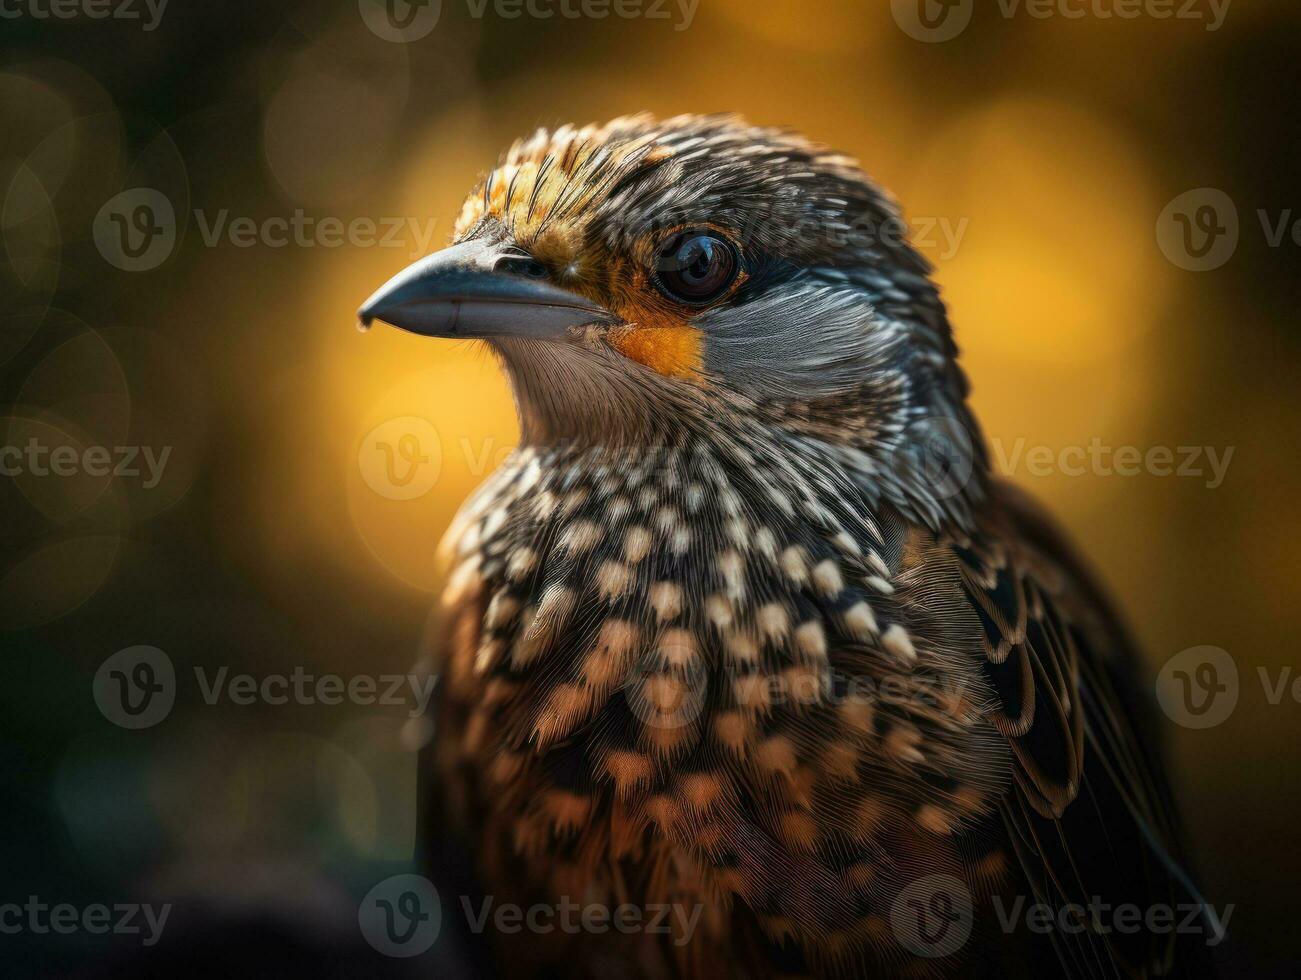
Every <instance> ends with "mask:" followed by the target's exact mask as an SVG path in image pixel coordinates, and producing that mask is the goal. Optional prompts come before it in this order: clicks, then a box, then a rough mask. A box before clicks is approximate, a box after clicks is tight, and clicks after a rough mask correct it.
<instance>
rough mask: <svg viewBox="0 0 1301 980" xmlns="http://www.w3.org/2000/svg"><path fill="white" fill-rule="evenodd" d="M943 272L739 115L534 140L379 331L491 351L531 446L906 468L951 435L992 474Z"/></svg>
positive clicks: (801, 154)
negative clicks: (684, 450) (800, 456)
mask: <svg viewBox="0 0 1301 980" xmlns="http://www.w3.org/2000/svg"><path fill="white" fill-rule="evenodd" d="M929 271H930V270H929V266H928V264H927V262H926V260H925V259H923V258H922V257H921V256H920V255H919V254H918V253H917V252H916V251H915V250H914V249H913V248H912V247H911V246H910V245H909V244H908V243H907V241H906V240H905V236H904V235H903V223H902V220H901V218H900V217H899V212H898V210H897V208H896V207H895V206H894V204H893V203H892V202H891V201H890V200H889V199H888V198H887V197H886V196H885V195H884V194H883V193H882V192H881V191H880V190H879V189H877V188H876V187H875V186H874V185H873V184H872V183H871V182H870V181H869V179H868V178H867V177H866V176H865V175H864V174H863V172H862V171H861V170H860V169H859V167H858V165H857V164H856V163H855V162H854V161H853V160H851V159H849V158H848V157H845V156H843V155H841V154H838V153H835V152H833V151H831V150H829V149H827V148H825V147H822V146H818V145H815V144H812V143H809V142H807V141H806V140H804V139H802V138H801V137H799V136H796V135H794V134H792V133H789V132H786V131H781V130H774V129H767V128H757V127H752V126H750V125H747V124H746V123H744V122H742V121H740V120H738V119H736V118H734V117H718V116H684V117H679V118H675V119H670V120H667V121H665V122H657V121H655V120H653V119H651V118H649V117H646V116H635V117H628V118H623V119H618V120H615V121H614V122H611V123H609V124H608V125H605V126H599V127H598V126H590V127H586V128H583V129H575V128H573V127H568V126H566V127H562V128H560V129H558V130H555V131H554V132H548V131H545V130H541V131H539V132H538V133H536V134H535V135H534V136H533V137H532V138H530V139H527V140H523V141H520V142H519V143H517V144H516V145H515V146H513V147H512V148H511V149H510V150H509V151H508V152H507V153H506V155H505V157H504V158H503V159H502V161H501V162H500V164H499V165H498V166H497V168H496V169H495V170H493V171H492V172H491V173H490V174H489V175H488V176H487V177H486V178H484V180H483V181H482V182H481V184H480V185H479V186H478V187H477V188H476V189H475V190H474V191H473V192H472V193H471V195H470V197H469V198H468V199H467V200H466V203H465V206H464V209H463V211H462V214H461V216H460V219H459V221H458V223H457V226H456V234H455V243H454V244H453V245H452V246H451V247H450V248H447V249H445V250H443V251H441V252H438V253H435V254H433V255H430V256H428V257H426V258H424V259H422V260H420V261H419V262H417V263H415V264H414V265H412V266H411V267H409V268H408V269H406V270H404V271H403V272H401V273H399V274H398V275H397V276H395V277H394V278H393V279H392V280H390V281H389V282H388V283H386V284H385V285H384V286H383V287H381V288H380V289H379V290H378V291H377V292H376V293H375V294H374V295H373V296H372V297H371V298H370V299H369V300H367V302H366V303H365V305H364V306H363V307H362V308H361V311H360V315H361V318H362V321H363V322H365V323H369V321H370V320H372V319H380V320H384V321H386V322H388V323H391V324H393V325H395V326H398V327H402V328H404V329H406V330H410V331H413V332H416V333H420V334H425V335H429V336H435V337H452V338H476V339H482V340H485V341H487V342H488V343H489V344H490V345H491V346H492V347H493V348H494V349H495V350H496V351H497V352H498V353H499V355H500V356H501V358H502V360H503V362H504V364H505V367H506V370H507V372H508V374H509V376H510V378H511V382H512V385H513V387H514V390H515V394H516V400H517V403H518V406H519V411H520V417H521V426H522V431H523V438H524V441H525V442H526V443H534V444H546V443H553V442H562V441H563V442H591V443H596V444H619V445H629V444H632V445H637V444H641V443H650V444H653V443H656V442H657V441H660V440H663V439H665V438H667V437H669V436H670V434H671V432H672V430H673V429H675V428H678V427H687V428H689V429H696V430H698V429H699V428H700V427H701V426H709V425H712V424H722V423H725V422H726V420H728V419H735V418H745V419H746V420H748V421H749V422H756V421H757V422H760V423H762V424H765V425H771V426H774V427H777V428H779V429H781V430H783V431H784V432H790V433H795V434H796V435H797V436H800V437H805V436H807V437H812V438H816V439H818V440H820V441H823V442H826V443H828V444H831V445H833V446H846V447H852V448H853V449H855V450H856V451H862V452H865V453H868V454H870V455H871V456H873V457H874V458H875V459H876V461H877V462H878V463H882V464H885V465H887V466H888V465H889V462H888V457H890V456H891V455H892V454H896V453H897V452H898V451H899V450H900V449H907V448H909V447H908V446H907V443H908V442H909V436H908V433H909V431H910V428H915V427H916V426H917V425H918V424H919V423H920V424H922V425H923V427H929V428H927V431H928V432H932V431H933V429H934V420H936V419H939V420H941V423H940V425H941V426H942V427H943V426H949V425H951V426H953V427H954V430H955V431H957V430H961V431H958V434H957V438H956V441H957V442H962V441H963V440H965V441H966V442H967V444H968V445H967V449H968V451H969V454H970V455H971V456H973V457H978V456H979V455H980V451H979V449H978V448H977V449H971V446H973V445H975V444H977V443H978V441H979V440H978V438H977V437H976V436H975V430H974V426H973V424H972V422H971V419H970V417H969V415H968V413H967V410H966V408H965V396H966V384H965V380H964V378H963V376H962V374H961V372H960V370H959V369H958V367H957V365H956V362H955V356H956V350H955V348H954V345H953V342H952V339H951V335H950V331H949V327H948V322H947V319H946V316H945V311H944V307H943V304H942V303H941V301H940V299H939V295H938V291H937V289H936V287H935V285H934V284H933V282H932V281H931V279H930V276H929ZM964 433H965V434H964ZM946 438H947V436H946ZM913 448H915V447H913ZM960 448H961V447H959V449H960ZM931 449H933V447H931Z"/></svg>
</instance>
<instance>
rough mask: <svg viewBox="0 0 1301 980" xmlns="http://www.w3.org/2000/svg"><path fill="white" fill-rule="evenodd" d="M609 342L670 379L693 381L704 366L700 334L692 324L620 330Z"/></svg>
mask: <svg viewBox="0 0 1301 980" xmlns="http://www.w3.org/2000/svg"><path fill="white" fill-rule="evenodd" d="M608 339H609V341H610V345H611V346H612V347H614V349H615V350H617V351H618V352H619V353H620V354H622V355H623V356H624V357H626V358H628V359H629V360H633V361H636V362H637V363H638V364H644V365H646V366H647V367H648V368H650V369H651V370H652V371H657V372H658V373H660V374H663V375H665V376H667V377H670V378H682V379H687V378H691V377H693V376H695V375H698V374H699V373H700V371H701V369H702V368H703V366H704V357H703V355H702V349H703V346H704V345H703V341H702V338H701V336H700V331H699V330H697V329H696V328H695V327H693V326H690V325H688V324H682V325H680V326H671V327H636V326H629V327H616V328H615V329H614V330H611V331H610V334H609V338H608Z"/></svg>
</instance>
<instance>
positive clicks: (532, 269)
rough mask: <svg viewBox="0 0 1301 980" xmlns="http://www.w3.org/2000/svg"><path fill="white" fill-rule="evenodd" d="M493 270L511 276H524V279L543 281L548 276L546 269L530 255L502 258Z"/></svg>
mask: <svg viewBox="0 0 1301 980" xmlns="http://www.w3.org/2000/svg"><path fill="white" fill-rule="evenodd" d="M494 269H495V270H496V271H497V272H505V273H509V274H510V275H513V276H524V277H525V278H526V279H545V278H547V276H548V275H550V273H549V271H548V269H547V267H546V266H545V265H543V264H542V263H541V262H539V261H538V260H537V259H535V258H534V257H533V256H531V255H506V256H503V257H502V258H500V259H498V260H497V264H496V265H495V266H494Z"/></svg>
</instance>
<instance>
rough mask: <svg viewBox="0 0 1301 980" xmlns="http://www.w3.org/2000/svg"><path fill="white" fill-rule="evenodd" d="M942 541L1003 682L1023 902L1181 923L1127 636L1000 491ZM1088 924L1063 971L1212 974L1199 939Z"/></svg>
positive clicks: (1066, 940)
mask: <svg viewBox="0 0 1301 980" xmlns="http://www.w3.org/2000/svg"><path fill="white" fill-rule="evenodd" d="M952 548H953V551H954V553H955V554H956V556H957V558H958V562H959V566H960V569H961V581H962V588H963V591H964V593H965V596H966V598H967V601H968V602H969V603H970V605H971V607H972V609H973V610H974V611H975V613H976V615H977V617H978V618H979V620H980V623H981V627H982V636H981V638H980V640H981V644H980V645H981V647H982V649H983V653H984V664H983V667H984V670H985V673H986V675H987V677H988V680H989V682H990V684H991V686H992V687H993V688H994V690H995V692H996V693H997V704H996V706H995V708H994V710H993V712H992V714H991V720H992V721H993V722H994V724H995V726H996V727H997V728H998V730H999V731H1000V732H1001V733H1002V734H1003V736H1004V737H1005V738H1006V739H1007V741H1008V743H1009V745H1010V746H1011V748H1012V752H1013V756H1014V760H1015V763H1014V770H1013V776H1014V784H1013V789H1012V791H1011V792H1010V793H1009V794H1008V796H1007V798H1006V799H1005V801H1004V804H1003V818H1004V822H1005V823H1006V826H1007V829H1008V834H1009V836H1010V838H1011V841H1012V847H1013V850H1014V852H1015V853H1016V855H1017V857H1018V858H1019V861H1020V864H1021V867H1022V869H1023V871H1024V874H1025V878H1026V881H1027V883H1028V884H1029V886H1030V889H1031V892H1032V894H1031V896H1030V898H1029V900H1031V901H1037V902H1046V903H1048V904H1049V905H1050V906H1051V907H1052V908H1053V909H1055V910H1057V909H1062V908H1066V907H1068V906H1075V905H1078V906H1080V907H1082V908H1084V909H1086V910H1087V909H1090V908H1093V907H1094V906H1093V904H1092V903H1098V902H1100V903H1105V905H1106V906H1107V910H1105V911H1103V912H1101V913H1100V916H1101V917H1102V918H1104V920H1105V919H1109V918H1110V917H1111V916H1112V914H1113V912H1112V911H1111V910H1114V909H1115V908H1116V907H1117V906H1118V905H1122V904H1130V905H1134V906H1137V907H1138V908H1139V909H1141V910H1143V913H1144V914H1146V912H1147V910H1149V909H1153V908H1164V907H1170V908H1172V909H1175V910H1176V911H1175V913H1174V915H1175V922H1176V923H1178V922H1179V921H1180V920H1181V919H1182V918H1183V915H1181V914H1180V913H1179V912H1178V910H1179V909H1180V907H1184V908H1191V907H1192V906H1193V905H1196V904H1198V903H1200V901H1201V899H1200V896H1198V895H1197V893H1196V892H1195V891H1194V890H1193V888H1192V886H1191V884H1190V882H1189V879H1188V876H1187V875H1186V873H1185V872H1184V871H1183V870H1182V868H1181V864H1182V860H1183V856H1182V849H1181V847H1180V845H1179V830H1178V826H1177V823H1176V819H1175V815H1174V808H1173V805H1172V803H1171V797H1170V793H1169V790H1168V787H1167V785H1166V782H1165V779H1164V777H1163V774H1162V769H1161V766H1160V763H1159V758H1158V756H1159V752H1158V751H1157V749H1156V737H1155V728H1154V725H1153V724H1152V719H1151V717H1150V711H1149V710H1148V707H1147V705H1146V703H1145V702H1144V701H1143V700H1142V699H1141V692H1142V690H1143V686H1142V684H1141V682H1140V681H1138V680H1137V678H1136V674H1137V673H1138V671H1137V661H1136V658H1135V656H1134V654H1133V649H1132V645H1131V643H1130V641H1129V639H1128V637H1127V635H1126V631H1125V630H1124V628H1123V627H1122V626H1121V624H1120V623H1119V621H1118V619H1117V617H1116V615H1115V614H1114V612H1113V611H1112V610H1111V609H1110V607H1109V606H1108V604H1107V602H1106V600H1105V598H1104V597H1103V596H1102V593H1101V592H1100V591H1099V589H1098V588H1097V587H1096V586H1095V585H1094V582H1093V579H1092V577H1091V576H1090V574H1089V573H1088V571H1087V570H1086V569H1085V568H1084V567H1083V565H1082V564H1081V563H1080V562H1079V561H1078V560H1077V559H1076V558H1075V557H1074V555H1073V554H1072V552H1071V549H1070V547H1069V546H1068V545H1067V543H1066V542H1065V540H1064V539H1063V537H1062V536H1061V535H1060V534H1059V533H1058V532H1057V530H1056V529H1055V528H1054V527H1053V525H1052V523H1051V522H1050V521H1049V520H1048V519H1047V518H1046V517H1045V516H1044V515H1043V514H1042V512H1041V511H1040V510H1039V509H1038V508H1037V506H1036V505H1035V504H1034V503H1033V502H1032V501H1030V500H1029V499H1028V498H1027V497H1026V496H1025V495H1023V494H1021V493H1020V492H1019V491H1016V490H1014V489H1012V488H1011V487H1010V486H996V487H995V488H994V489H993V491H992V498H991V500H990V505H989V506H988V507H987V508H985V511H984V514H983V515H982V517H981V520H980V524H979V526H978V529H977V530H976V531H975V532H974V533H972V534H971V535H966V536H960V537H957V538H955V539H954V540H953V542H952ZM1101 907H1102V906H1099V908H1101ZM1163 914H1164V913H1163ZM1089 925H1090V927H1089V928H1087V929H1086V930H1085V931H1083V932H1080V933H1078V934H1070V933H1068V932H1062V931H1060V930H1059V931H1058V932H1057V933H1055V934H1054V944H1055V946H1056V947H1057V954H1058V956H1059V958H1060V959H1061V962H1062V966H1063V968H1064V969H1065V970H1066V971H1068V975H1070V976H1079V977H1116V976H1121V977H1130V976H1132V977H1142V976H1150V975H1153V974H1156V975H1162V976H1165V975H1171V973H1172V971H1173V973H1174V975H1181V976H1182V975H1196V976H1205V975H1207V974H1206V973H1205V972H1203V970H1202V968H1201V964H1199V965H1198V967H1197V969H1198V972H1197V973H1195V974H1189V973H1186V972H1185V971H1186V970H1187V969H1188V967H1187V966H1186V965H1185V963H1184V961H1185V960H1187V959H1188V958H1189V957H1193V956H1196V957H1197V958H1198V959H1199V960H1202V961H1204V960H1205V957H1206V937H1205V936H1196V935H1194V936H1191V937H1186V936H1177V935H1176V934H1175V932H1173V931H1171V932H1167V933H1164V934H1162V933H1157V932H1153V931H1148V930H1146V929H1142V930H1140V931H1136V932H1128V933H1124V932H1120V931H1116V930H1112V931H1103V930H1095V929H1094V928H1092V925H1091V923H1090V924H1089ZM1201 925H1202V927H1203V928H1206V929H1208V930H1209V929H1210V928H1211V924H1210V923H1207V922H1206V921H1204V920H1203V921H1202V922H1201ZM1199 946H1200V949H1198V948H1197V947H1199ZM1185 947H1187V948H1186V949H1185Z"/></svg>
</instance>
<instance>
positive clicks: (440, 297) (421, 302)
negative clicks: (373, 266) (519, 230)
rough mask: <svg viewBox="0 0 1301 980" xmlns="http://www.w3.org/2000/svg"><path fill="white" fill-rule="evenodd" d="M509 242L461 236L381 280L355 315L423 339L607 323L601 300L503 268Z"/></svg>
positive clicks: (552, 332)
mask: <svg viewBox="0 0 1301 980" xmlns="http://www.w3.org/2000/svg"><path fill="white" fill-rule="evenodd" d="M518 261H519V259H518V253H517V252H515V251H513V250H512V249H511V248H510V247H509V246H507V245H501V244H491V243H488V242H483V241H469V242H462V243H461V244H460V245H453V246H452V247H451V248H445V249H443V250H442V251H441V252H435V253H434V254H433V255H427V256H425V257H424V258H423V259H421V260H420V261H418V262H416V263H415V264H413V265H410V266H408V267H407V268H405V269H403V270H402V271H401V272H399V273H398V274H397V275H396V276H394V277H393V278H392V279H390V280H389V281H388V282H386V283H385V284H384V285H383V286H381V287H380V288H379V289H378V290H376V291H375V294H374V295H373V296H371V298H370V299H368V300H366V302H365V303H364V304H362V307H361V309H360V310H358V311H357V316H358V318H359V319H360V321H361V325H362V326H364V327H368V326H370V324H371V321H372V320H383V321H384V322H385V323H391V324H392V325H393V326H395V327H401V328H402V329H403V330H410V331H411V332H412V333H418V334H424V335H425V336H426V337H463V338H488V337H530V338H534V339H538V340H563V339H565V337H566V336H567V333H568V330H569V328H570V327H578V326H583V325H585V324H589V323H602V324H612V323H615V322H616V320H615V318H614V317H613V316H612V315H611V314H610V312H609V311H608V310H606V309H604V308H603V307H601V306H600V305H598V304H596V303H593V302H592V301H591V300H589V299H586V298H585V297H583V296H579V295H577V294H576V293H571V292H569V291H568V290H566V289H560V288H559V287H557V286H553V285H551V284H550V283H547V282H545V281H542V280H539V279H531V278H528V277H526V276H522V275H515V274H512V273H510V272H508V271H503V270H505V269H509V268H510V267H511V265H512V262H518Z"/></svg>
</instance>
